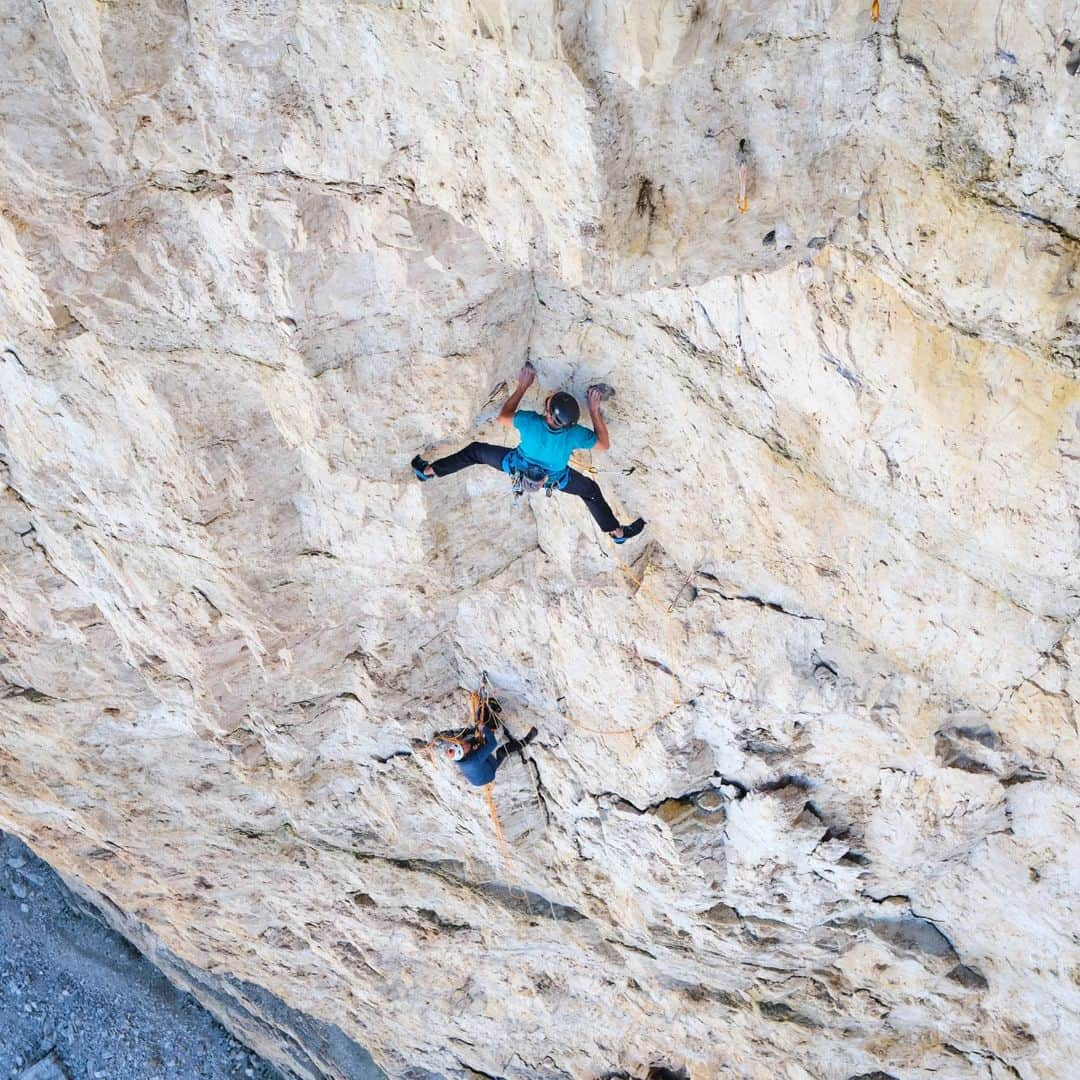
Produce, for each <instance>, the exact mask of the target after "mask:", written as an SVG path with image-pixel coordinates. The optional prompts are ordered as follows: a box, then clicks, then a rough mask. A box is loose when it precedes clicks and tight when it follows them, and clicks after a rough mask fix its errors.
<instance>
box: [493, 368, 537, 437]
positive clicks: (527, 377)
mask: <svg viewBox="0 0 1080 1080" xmlns="http://www.w3.org/2000/svg"><path fill="white" fill-rule="evenodd" d="M534 382H536V368H534V367H533V366H532V364H530V363H529V361H528V360H526V361H525V363H524V364H523V365H522V368H521V371H519V372H518V384H517V389H516V390H515V391H514V392H513V393H512V394H511V395H510V396H509V397H508V398H507V399H506V403H505V404H504V405H503V407H502V408H501V409H500V410H499V415H498V416H496V417H495V420H496V421H497V422H498V423H500V424H502V426H503V427H513V426H514V413H516V412H517V407H518V406H519V405H520V404H521V399H522V398H523V397H524V396H525V391H526V390H528V389H529V387H530V386H532V384H533V383H534Z"/></svg>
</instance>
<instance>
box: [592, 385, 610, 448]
mask: <svg viewBox="0 0 1080 1080" xmlns="http://www.w3.org/2000/svg"><path fill="white" fill-rule="evenodd" d="M588 403H589V419H590V420H592V426H593V431H595V432H596V445H595V446H594V447H593V449H594V450H609V449H610V448H611V439H610V438H608V429H607V424H606V423H605V421H604V414H603V413H602V412H601V411H600V391H599V390H595V389H594V390H590V391H589V397H588Z"/></svg>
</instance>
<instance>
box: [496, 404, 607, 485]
mask: <svg viewBox="0 0 1080 1080" xmlns="http://www.w3.org/2000/svg"><path fill="white" fill-rule="evenodd" d="M514 427H516V428H517V429H518V431H520V432H521V443H520V444H519V445H518V450H519V451H520V452H521V454H522V456H523V457H526V458H528V459H529V461H532V462H534V463H535V464H537V465H541V466H543V467H544V468H545V469H547V471H548V472H549V473H558V472H561V471H562V470H563V469H565V468H566V466H567V464H569V461H570V455H571V454H572V453H573V452H574V451H575V450H591V449H592V448H593V447H594V446H595V445H596V432H595V431H590V430H589V429H588V428H587V427H582V426H581V424H574V425H573V426H572V427H568V428H562V430H560V431H552V430H551V428H549V427H548V426H547V421H546V420H545V419H544V418H543V417H542V416H541V415H540V414H539V413H535V412H532V410H530V409H522V410H520V411H519V412H516V413H514Z"/></svg>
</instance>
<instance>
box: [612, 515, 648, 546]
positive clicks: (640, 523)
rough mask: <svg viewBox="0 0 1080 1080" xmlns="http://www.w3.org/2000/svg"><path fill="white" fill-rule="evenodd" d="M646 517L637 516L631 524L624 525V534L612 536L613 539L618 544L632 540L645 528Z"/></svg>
mask: <svg viewBox="0 0 1080 1080" xmlns="http://www.w3.org/2000/svg"><path fill="white" fill-rule="evenodd" d="M645 524H646V522H645V519H644V518H635V519H634V520H633V521H631V522H630V524H629V525H624V526H623V527H622V536H612V538H611V539H612V540H614V541H615V543H616V544H625V543H626V541H627V540H632V539H633V538H634V537H635V536H637V534H638V533H639V532H641V530H642V529H644V528H645Z"/></svg>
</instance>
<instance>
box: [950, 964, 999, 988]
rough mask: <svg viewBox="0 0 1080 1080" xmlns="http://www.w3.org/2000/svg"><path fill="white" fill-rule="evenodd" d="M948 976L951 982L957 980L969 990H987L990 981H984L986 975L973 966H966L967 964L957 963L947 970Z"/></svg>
mask: <svg viewBox="0 0 1080 1080" xmlns="http://www.w3.org/2000/svg"><path fill="white" fill-rule="evenodd" d="M948 977H949V978H950V979H952V980H953V982H958V983H959V984H960V985H961V986H966V987H967V988H968V989H969V990H989V989H990V983H988V982H987V981H986V976H984V975H983V974H981V973H980V972H978V971H976V970H975V968H972V967H968V966H967V964H957V965H956V967H954V968H953V969H952V971H950V972H949V975H948Z"/></svg>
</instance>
